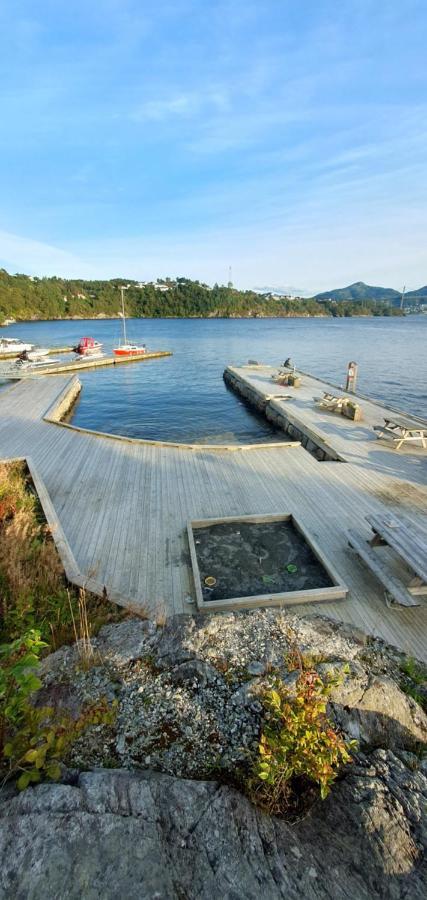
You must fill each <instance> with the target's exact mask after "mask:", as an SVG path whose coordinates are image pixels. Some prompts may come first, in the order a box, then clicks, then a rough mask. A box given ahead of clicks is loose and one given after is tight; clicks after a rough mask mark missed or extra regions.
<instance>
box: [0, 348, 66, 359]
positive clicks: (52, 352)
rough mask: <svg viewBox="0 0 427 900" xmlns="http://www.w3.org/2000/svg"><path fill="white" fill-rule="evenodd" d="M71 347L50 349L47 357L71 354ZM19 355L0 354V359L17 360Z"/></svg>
mask: <svg viewBox="0 0 427 900" xmlns="http://www.w3.org/2000/svg"><path fill="white" fill-rule="evenodd" d="M72 352H73V348H72V347H50V348H49V350H48V355H49V356H54V355H55V353H72ZM20 355H21V354H20V353H0V359H6V360H7V359H19V357H20Z"/></svg>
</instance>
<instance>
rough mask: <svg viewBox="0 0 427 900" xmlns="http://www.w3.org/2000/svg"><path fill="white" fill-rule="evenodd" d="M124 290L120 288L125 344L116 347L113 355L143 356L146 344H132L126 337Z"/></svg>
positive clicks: (121, 343)
mask: <svg viewBox="0 0 427 900" xmlns="http://www.w3.org/2000/svg"><path fill="white" fill-rule="evenodd" d="M123 291H124V288H122V287H121V288H120V292H121V295H122V312H121V317H122V319H123V342H120V344H119V346H118V347H114V349H113V353H114V356H143V355H144V353H146V352H147V349H146V346H145V344H131V343H130V341H128V339H127V337H126V316H125V301H124V297H123Z"/></svg>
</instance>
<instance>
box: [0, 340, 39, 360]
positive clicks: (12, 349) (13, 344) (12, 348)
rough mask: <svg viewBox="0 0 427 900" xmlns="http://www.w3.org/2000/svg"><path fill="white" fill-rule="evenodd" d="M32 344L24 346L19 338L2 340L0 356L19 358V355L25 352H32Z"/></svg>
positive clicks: (0, 341) (0, 342)
mask: <svg viewBox="0 0 427 900" xmlns="http://www.w3.org/2000/svg"><path fill="white" fill-rule="evenodd" d="M33 347H34V344H29V343H28V344H26V343H25V342H24V341H20V340H19V338H5V337H4V338H2V339H1V340H0V356H6V355H7V356H19V354H20V353H24V352H25V351H26V350H27V351H28V350H32V349H33Z"/></svg>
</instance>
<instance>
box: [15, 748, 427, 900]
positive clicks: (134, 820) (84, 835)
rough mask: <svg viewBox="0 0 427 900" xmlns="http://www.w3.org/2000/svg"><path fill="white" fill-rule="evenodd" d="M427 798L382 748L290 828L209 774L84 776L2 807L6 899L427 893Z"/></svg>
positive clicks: (277, 898)
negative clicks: (191, 777) (199, 777)
mask: <svg viewBox="0 0 427 900" xmlns="http://www.w3.org/2000/svg"><path fill="white" fill-rule="evenodd" d="M426 797H427V779H426V778H425V776H424V775H422V773H421V772H419V771H418V772H413V771H410V770H408V769H407V768H406V767H405V766H404V764H403V763H402V762H401V761H400V760H399V759H397V758H396V757H394V756H393V754H392V753H391V752H387V753H386V752H384V751H376V752H375V753H373V754H372V755H371V757H370V758H369V757H365V758H363V757H362V758H361V762H360V764H359V766H358V767H354V772H353V773H352V774H350V775H348V776H347V777H346V778H345V779H343V780H342V781H341V782H340V783H339V784H337V785H336V786H335V788H334V789H333V791H332V793H331V794H330V796H329V797H328V799H327V800H326V801H325V802H323V803H320V802H319V803H318V804H316V806H315V807H313V809H312V810H311V812H310V813H309V815H308V816H307V817H306V818H305V819H303V820H302V821H299V822H297V823H296V824H294V825H293V826H290V825H288V824H287V823H286V822H284V821H282V820H279V819H274V818H271V817H269V816H268V815H266V814H265V813H263V812H261V811H260V810H257V809H256V808H255V807H253V806H252V805H251V804H250V802H249V801H248V800H247V799H246V798H245V797H243V796H242V795H240V794H239V793H237V792H236V791H235V790H233V789H231V788H228V787H226V786H219V785H218V784H216V783H214V782H197V781H186V780H179V779H175V778H172V777H169V776H167V775H161V774H155V773H150V772H141V773H130V772H126V771H106V770H98V771H94V772H89V773H84V774H82V775H81V776H80V779H79V783H78V786H76V787H68V786H67V787H66V788H65V786H63V785H42V786H38V787H36V788H34V789H29V790H28V791H26V792H25V794H23V795H20V796H19V797H17V798H12V799H8V800H5V801H3V802H2V803H1V805H0V809H1V818H0V896H1V897H2V898H11V897H14V898H15V897H16V898H19V900H27V898H28V900H30V898H31V900H45V898H46V897H55V900H65V898H66V900H77V898H78V900H80V898H82V897H84V898H85V900H86V898H88V900H95V898H97V900H98V898H100V897H102V898H103V900H104V898H105V900H110V898H111V900H116V898H117V897H118V896H120V897H126V898H128V900H134V898H135V900H154V898H158V900H183V898H185V900H196V898H197V900H240V898H241V900H243V898H244V900H259V897H263V898H265V900H301V898H307V900H331V898H333V900H348V898H349V897H352V898H355V900H377V898H378V900H386V898H387V900H388V898H393V900H404V898H409V897H410V898H411V900H421V898H423V900H424V897H425V888H426V881H425V879H426V867H425V861H424V858H423V853H424V852H425V849H426V842H427V820H426V804H425V799H426Z"/></svg>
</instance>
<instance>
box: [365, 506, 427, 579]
mask: <svg viewBox="0 0 427 900" xmlns="http://www.w3.org/2000/svg"><path fill="white" fill-rule="evenodd" d="M366 521H367V522H369V524H370V526H371V528H372V531H373V532H374V536H373V538H372V539H371V542H370V544H371V547H376V546H378V545H381V544H387V546H388V547H391V549H392V550H393V551H394V552H395V553H397V555H398V556H399V557H400V559H401V560H402V561H403V562H404V564H405V566H407V568H408V569H409V570H410V571H411V573H412V578H411V581H410V583H409V585H408V590H409V591H410V593H413V594H426V593H427V535H426V534H425V532H423V531H421V530H420V529H419V528H417V527H416V526H415V525H414V524H413V523H412V522H411V523H406V522H405V521H403V520H402V519H400V518H398V517H397V516H395V515H393V514H392V513H390V514H388V515H385V516H384V515H383V516H378V515H376V516H366Z"/></svg>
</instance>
